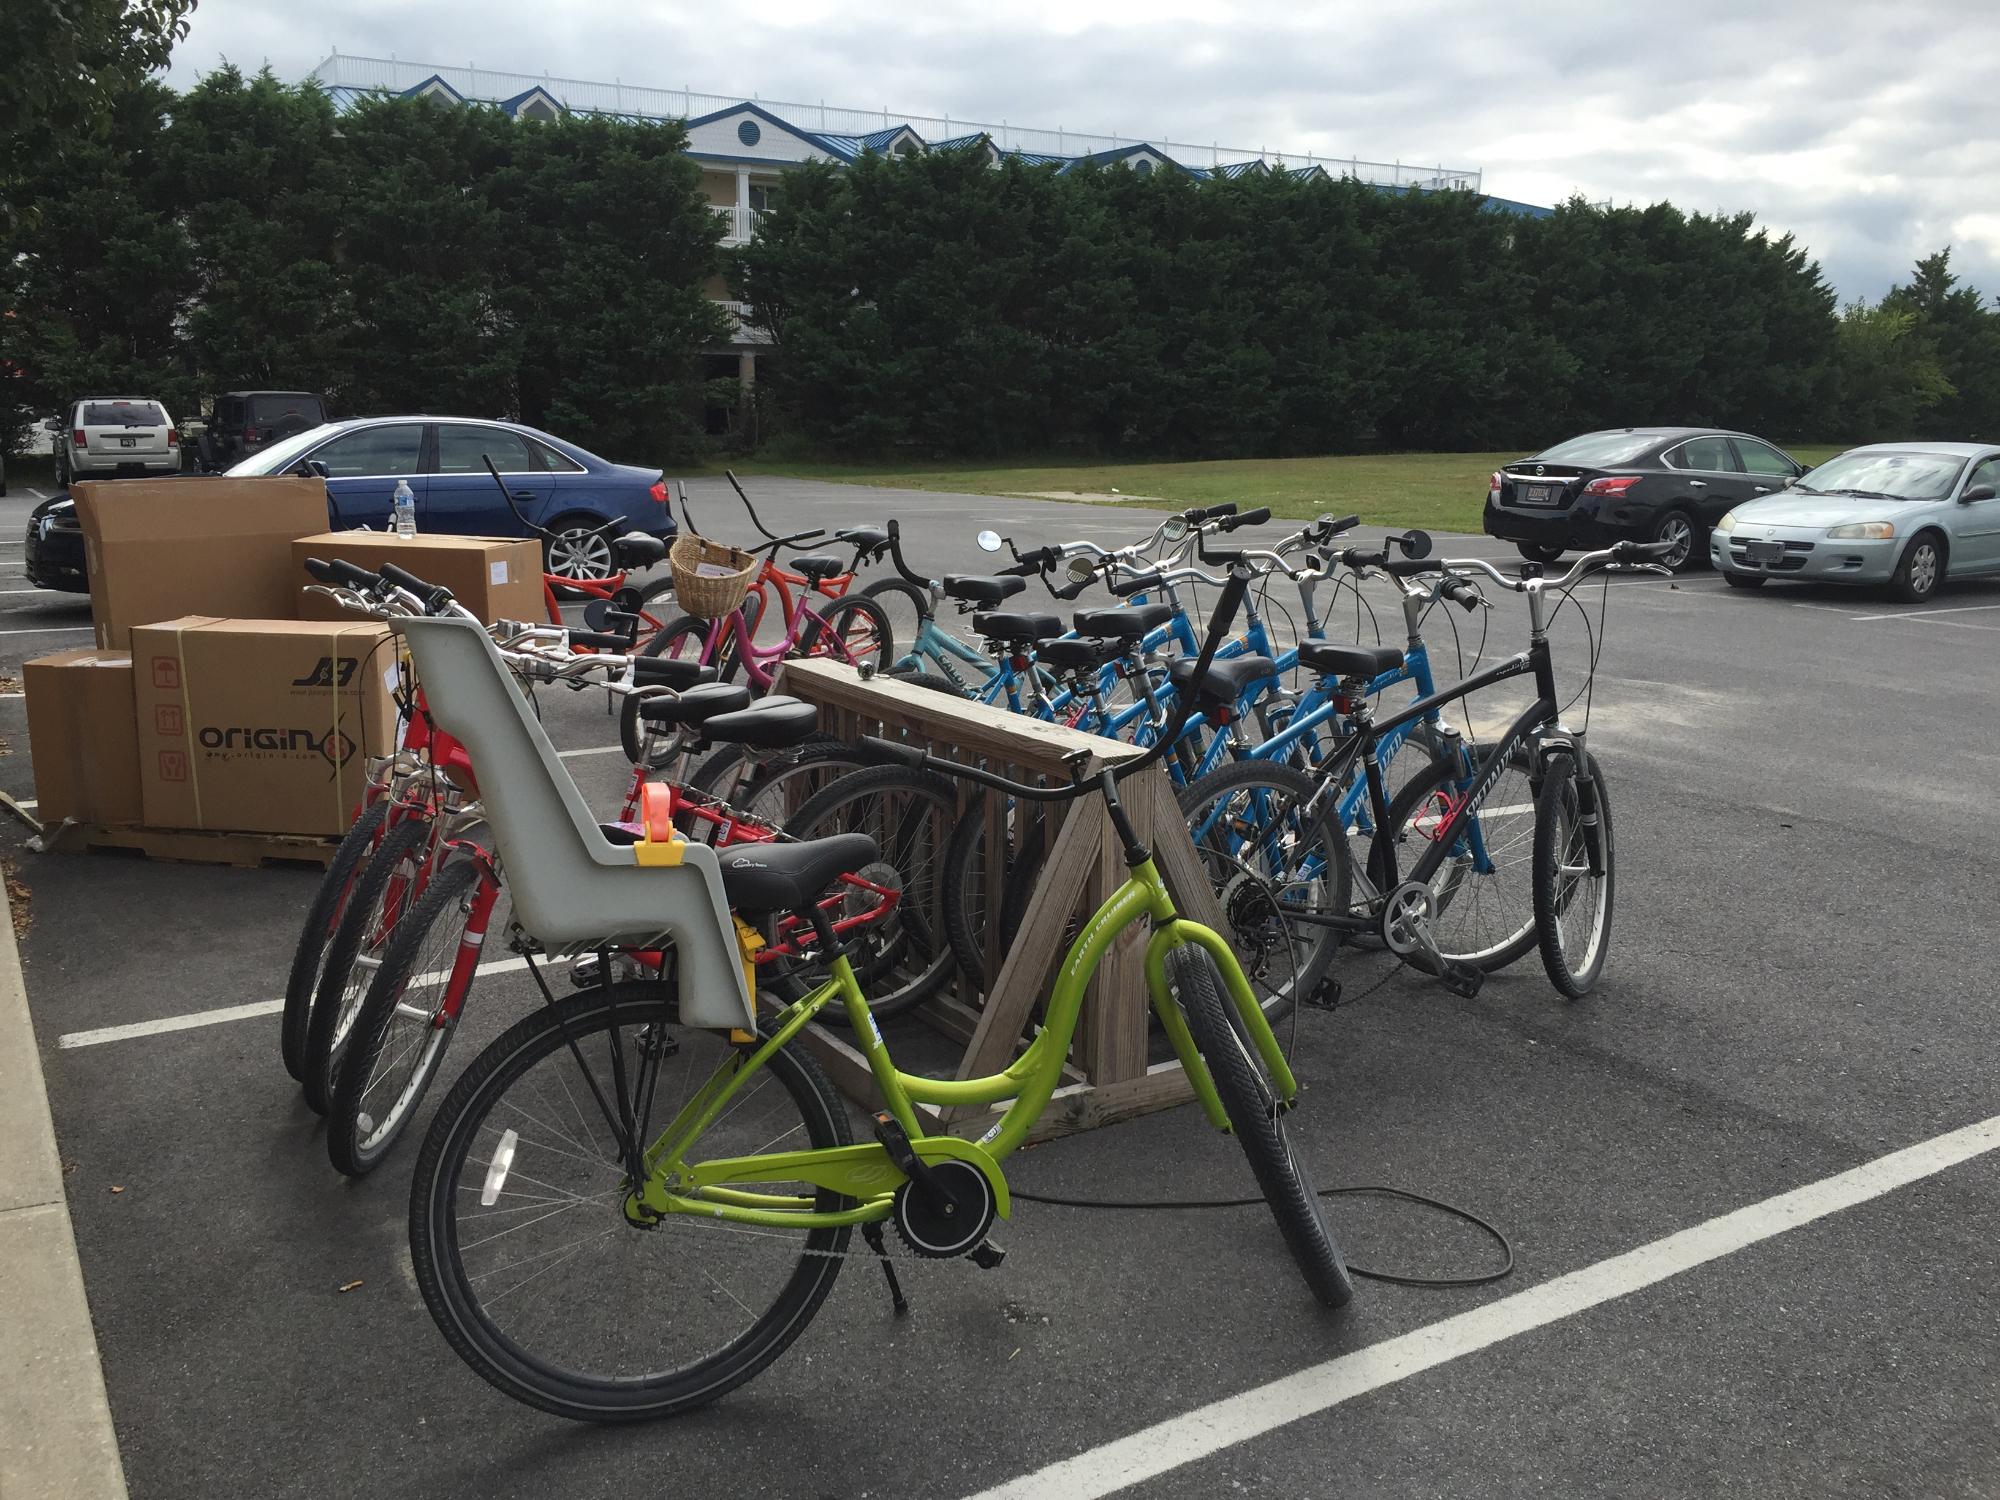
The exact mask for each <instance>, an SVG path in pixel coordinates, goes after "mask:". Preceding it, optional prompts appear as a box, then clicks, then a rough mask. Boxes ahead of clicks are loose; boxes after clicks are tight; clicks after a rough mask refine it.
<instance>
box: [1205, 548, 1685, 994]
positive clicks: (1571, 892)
mask: <svg viewBox="0 0 2000 1500" xmlns="http://www.w3.org/2000/svg"><path fill="white" fill-rule="evenodd" d="M1664 547H1665V544H1663V543H1653V544H1642V543H1637V542H1620V543H1618V544H1617V545H1616V546H1613V547H1610V548H1606V549H1604V550H1602V551H1598V552H1592V553H1588V554H1586V555H1585V556H1583V557H1581V558H1579V559H1578V560H1577V562H1576V564H1575V566H1574V567H1572V568H1571V569H1570V570H1569V571H1568V572H1567V573H1565V574H1563V575H1562V576H1561V577H1560V578H1545V577H1543V576H1541V572H1540V569H1539V568H1538V567H1535V566H1533V565H1530V566H1528V567H1526V568H1524V569H1523V571H1522V573H1521V575H1519V576H1509V575H1507V574H1504V573H1502V572H1501V571H1500V570H1499V569H1498V568H1496V567H1494V566H1493V565H1492V564H1491V563H1488V562H1486V561H1485V560H1483V559H1480V558H1464V559H1439V558H1423V559H1402V560H1396V561H1390V560H1389V559H1388V558H1387V557H1386V556H1385V555H1384V554H1383V553H1380V552H1372V553H1371V552H1364V551H1360V550H1358V549H1353V550H1350V551H1348V552H1346V553H1343V554H1342V560H1343V561H1344V562H1346V563H1347V564H1348V565H1349V566H1350V567H1354V568H1357V569H1368V568H1377V569H1380V570H1382V571H1383V572H1386V573H1389V574H1391V575H1394V576H1398V577H1405V578H1407V577H1413V576H1416V575H1418V574H1423V573H1434V572H1448V573H1452V574H1454V575H1457V576H1460V577H1465V576H1468V575H1471V574H1475V573H1483V574H1485V575H1486V576H1487V577H1488V578H1489V579H1490V580H1491V581H1492V582H1493V583H1496V584H1498V585H1499V586H1500V587H1502V588H1505V589H1510V590H1512V591H1513V592H1515V593H1518V594H1522V595H1524V596H1525V597H1526V599H1527V603H1528V622H1529V633H1528V649H1527V650H1525V651H1522V652H1520V653H1518V654H1517V655H1514V656H1511V657H1509V658H1507V659H1506V660H1504V661H1501V662H1499V663H1496V664H1495V665H1494V666H1491V667H1488V668H1487V669H1485V670H1484V671H1481V672H1476V673H1474V674H1473V675H1472V676H1470V677H1468V678H1466V679H1465V680H1464V681H1462V682H1459V683H1457V684H1455V685H1453V686H1451V687H1448V688H1443V689H1441V690H1439V691H1437V692H1435V693H1431V694H1428V695H1426V696H1424V697H1421V698H1418V699H1416V700H1415V701H1414V702H1411V703H1409V704H1407V705H1405V706H1404V707H1402V708H1400V709H1399V710H1398V711H1397V712H1395V713H1394V714H1392V715H1388V716H1385V717H1380V718H1378V717H1377V716H1376V714H1375V711H1374V710H1373V708H1372V707H1371V705H1370V702H1369V697H1368V684H1369V683H1370V681H1371V680H1372V679H1374V678H1377V677H1379V676H1380V675H1381V674H1383V673H1384V672H1388V671H1392V670H1393V669H1395V668H1396V667H1398V666H1400V665H1401V664H1402V652H1401V651H1400V650H1399V649H1398V648H1396V647H1394V646H1364V645H1346V644H1338V643H1334V642H1329V641H1310V640H1309V641H1304V642H1301V643H1300V646H1299V660H1300V662H1301V664H1302V665H1304V666H1306V667H1307V668H1309V669H1311V670H1313V671H1316V672H1318V673H1319V674H1320V675H1321V677H1322V678H1323V679H1324V680H1325V683H1326V686H1327V688H1328V690H1329V691H1330V692H1331V694H1332V696H1333V697H1334V698H1335V699H1336V700H1337V701H1338V702H1339V703H1341V704H1343V705H1345V708H1344V713H1345V717H1346V722H1347V725H1348V727H1349V728H1350V729H1351V731H1352V732H1351V733H1350V734H1348V735H1346V736H1345V737H1344V738H1343V739H1342V741H1341V742H1340V746H1339V748H1338V750H1337V751H1336V752H1335V753H1334V754H1333V755H1331V756H1329V757H1328V758H1327V759H1326V761H1325V762H1324V763H1322V764H1321V765H1320V766H1319V768H1318V770H1317V773H1316V776H1315V786H1314V790H1313V792H1312V794H1311V795H1310V796H1309V797H1307V798H1305V799H1303V800H1300V799H1297V798H1286V799H1278V798H1275V797H1274V798H1271V799H1269V801H1268V804H1265V805H1260V804H1258V803H1256V802H1255V801H1254V800H1253V801H1251V802H1249V803H1245V804H1242V805H1238V806H1234V807H1232V810H1231V812H1230V815H1229V816H1228V817H1227V818H1225V819H1217V820H1216V821H1215V822H1214V823H1213V824H1212V825H1211V824H1203V823H1199V822H1198V823H1197V825H1196V826H1195V828H1194V829H1193V833H1194V836H1195V840H1196V843H1197V846H1198V847H1200V848H1202V849H1203V851H1204V852H1205V853H1207V854H1211V855H1215V856H1219V857H1221V858H1223V859H1226V860H1231V861H1233V862H1235V863H1237V864H1238V865H1240V866H1242V867H1243V868H1245V869H1246V870H1254V871H1255V872H1256V874H1257V876H1258V884H1259V885H1261V886H1262V888H1263V891H1262V897H1261V899H1262V901H1263V902H1264V903H1265V904H1266V905H1267V906H1268V907H1269V911H1268V913H1267V915H1268V917H1269V919H1270V920H1271V921H1273V922H1286V923H1290V924H1293V925H1294V926H1296V927H1298V928H1302V929H1304V931H1305V933H1306V934H1307V935H1306V936H1305V937H1304V939H1303V941H1305V943H1306V944H1307V946H1308V947H1313V948H1314V951H1315V952H1317V948H1316V947H1315V944H1316V943H1317V944H1325V945H1328V946H1329V947H1331V946H1337V945H1338V944H1339V943H1340V942H1341V941H1342V940H1343V937H1344V936H1345V935H1352V934H1368V935H1372V936H1375V937H1379V938H1380V940H1381V941H1382V942H1383V943H1384V944H1385V945H1386V946H1387V947H1388V949H1389V950H1390V952H1392V953H1394V954H1396V955H1397V956H1398V957H1399V958H1401V959H1403V960H1404V961H1405V962H1408V963H1410V964H1411V965H1412V966H1414V967H1417V968H1419V969H1422V970H1425V971H1427V972H1429V973H1431V974H1434V975H1436V976H1437V977H1438V978H1439V979H1441V980H1442V981H1443V982H1444V983H1445V984H1446V985H1447V986H1448V987H1449V988H1450V989H1452V990H1453V991H1455V992H1456V993H1458V994H1461V995H1466V996H1472V995H1476V994H1477V993H1478V992H1479V988H1480V986H1481V984H1482V983H1483V982H1484V980H1485V977H1486V975H1487V973H1488V972H1490V971H1491V970H1493V969H1496V968H1499V967H1500V966H1502V965H1503V964H1505V963H1508V962H1512V961H1513V959H1515V958H1518V957H1520V956H1521V955H1522V954H1524V953H1526V952H1527V951H1528V949H1529V948H1530V947H1531V946H1535V945H1536V944H1537V943H1538V944H1539V946H1540V948H1541V952H1542V961H1543V964H1544V966H1545V967H1546V968H1547V970H1548V974H1549V979H1550V982H1551V983H1553V984H1554V985H1555V987H1556V988H1557V989H1558V990H1559V991H1560V992H1561V993H1562V994H1564V995H1566V996H1568V997H1570V998H1572V999H1574V998H1577V997H1580V996H1582V995H1584V994H1586V993H1588V992H1589V990H1590V989H1591V988H1592V986H1594V985H1595V984H1596V983H1597V979H1598V976H1599V975H1600V974H1601V973H1602V972H1603V968H1604V959H1605V954H1606V951H1607V949H1608V946H1609V941H1610V934H1611V915H1612V905H1613V894H1614V876H1613V869H1614V866H1613V844H1612V832H1611V802H1610V797H1609V794H1608V792H1607V790H1606V786H1605V780H1604V773H1603V770H1602V768H1601V767H1600V766H1599V765H1598V763H1597V759H1596V757H1595V756H1594V755H1592V754H1591V752H1590V750H1589V749H1588V747H1587V745H1586V743H1585V736H1584V733H1583V731H1581V730H1574V729H1571V728H1569V727H1567V726H1566V725H1565V724H1564V723H1563V720H1562V708H1561V706H1560V705H1559V703H1558V700H1557V696H1556V682H1555V664H1554V659H1553V656H1552V654H1551V651H1550V648H1549V639H1548V626H1549V620H1550V617H1551V608H1550V603H1549V598H1550V596H1551V595H1556V596H1559V597H1560V596H1566V595H1567V594H1568V593H1569V591H1570V590H1572V589H1574V588H1575V587H1576V585H1577V584H1579V583H1580V582H1582V581H1583V580H1584V579H1585V578H1586V577H1589V576H1590V575H1592V574H1595V573H1599V572H1653V573H1661V574H1665V573H1666V572H1667V570H1666V569H1665V568H1664V567H1663V566H1661V565H1660V564H1659V562H1658V561H1657V559H1658V558H1660V557H1661V556H1662V555H1663V550H1664ZM1595 670H1596V662H1595V659H1594V655H1593V660H1592V663H1591V671H1592V674H1593V676H1594V674H1595ZM1516 677H1532V678H1533V679H1534V684H1535V698H1534V701H1533V702H1532V703H1530V704H1529V705H1528V706H1527V707H1526V708H1524V709H1523V710H1522V711H1521V712H1520V713H1519V714H1518V715H1516V716H1515V718H1514V720H1513V721H1512V722H1511V723H1510V724H1508V726H1507V727H1506V729H1505V730H1504V731H1502V732H1501V734H1500V735H1499V736H1498V738H1497V739H1495V740H1494V741H1492V742H1491V743H1490V745H1487V746H1485V747H1483V749H1482V750H1481V751H1480V752H1478V753H1473V752H1472V751H1470V750H1468V749H1465V748H1464V747H1463V746H1454V747H1447V750H1446V752H1445V753H1444V754H1441V755H1440V756H1439V757H1438V759H1439V761H1440V762H1441V766H1440V769H1439V774H1438V775H1436V776H1434V777H1431V778H1428V779H1426V780H1425V781H1424V782H1423V783H1422V784H1421V786H1420V787H1419V786H1416V785H1413V786H1411V787H1408V788H1405V789H1404V792H1403V794H1401V795H1399V796H1397V797H1395V798H1394V799H1393V800H1392V799H1391V797H1390V795H1389V793H1388V791H1387V789H1386V787H1385V784H1384V780H1383V775H1382V766H1381V762H1380V760H1379V758H1378V756H1377V746H1378V744H1379V743H1380V741H1381V740H1382V739H1384V738H1385V737H1387V736H1390V735H1393V734H1395V733H1396V732H1398V731H1399V730H1401V729H1403V728H1404V726H1406V725H1410V724H1414V723H1416V722H1418V721H1419V720H1422V719H1423V718H1424V717H1425V716H1426V715H1429V714H1431V713H1433V712H1434V711H1436V710H1437V709H1439V708H1442V707H1443V706H1445V705H1446V704H1449V703H1451V702H1452V701H1453V700H1455V699H1463V698H1468V697H1470V696H1471V695H1472V694H1474V693H1478V692H1481V691H1483V690H1484V689H1487V688H1490V687H1493V686H1495V685H1497V684H1499V683H1502V682H1506V681H1508V680H1510V679H1512V678H1516ZM1586 691H1588V689H1587V688H1586ZM1586 727H1587V719H1586ZM1447 732H1448V733H1449V731H1447ZM1357 763H1358V764H1359V766H1360V770H1361V774H1362V776H1363V777H1364V778H1365V780H1366V783H1367V796H1368V799H1369V807H1370V810H1371V813H1372V816H1373V827H1374V828H1375V830H1376V832H1375V836H1374V838H1373V840H1372V842H1371V843H1370V845H1369V846H1368V850H1367V857H1366V868H1365V869H1360V868H1356V867H1355V865H1356V861H1355V858H1354V854H1353V852H1352V851H1351V850H1350V846H1349V839H1348V835H1347V834H1346V832H1345V831H1344V829H1343V827H1342V823H1341V819H1340V815H1339V811H1338V807H1337V802H1338V794H1339V790H1340V788H1341V787H1343V786H1345V785H1346V784H1348V782H1349V779H1350V777H1351V775H1352V774H1353V772H1354V770H1355V767H1356V765H1357ZM1453 766H1456V770H1455V771H1454V770H1452V769H1451V768H1452V767H1453ZM1503 789H1504V790H1503ZM1260 806H1261V810H1260ZM1524 867H1525V868H1524ZM1524 876H1525V883H1526V884H1527V886H1528V889H1527V890H1526V891H1522V890H1521V889H1520V887H1521V885H1522V884H1523V878H1524ZM1523 898H1525V899H1523ZM1496 910H1503V911H1504V912H1505V913H1506V914H1507V915H1506V916H1505V917H1504V918H1502V919H1499V920H1497V921H1495V920H1489V919H1487V915H1488V914H1489V913H1491V912H1493V911H1496ZM1468 915H1471V916H1473V917H1474V918H1475V920H1471V921H1467V920H1465V919H1466V918H1467V916H1468ZM1315 930H1316V931H1317V933H1318V937H1317V939H1314V938H1313V937H1312V936H1311V935H1310V934H1311V933H1312V932H1314V931H1315ZM1325 957H1326V959H1327V960H1328V961H1327V962H1325V963H1315V964H1314V965H1312V969H1314V970H1317V971H1319V972H1321V973H1326V974H1330V972H1331V967H1332V965H1331V957H1332V955H1331V953H1330V952H1329V953H1327V954H1326V955H1325ZM1301 970H1302V972H1310V970H1308V969H1307V968H1306V966H1305V965H1303V964H1302V965H1301Z"/></svg>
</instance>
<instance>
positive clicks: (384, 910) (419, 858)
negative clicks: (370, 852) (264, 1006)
mask: <svg viewBox="0 0 2000 1500" xmlns="http://www.w3.org/2000/svg"><path fill="white" fill-rule="evenodd" d="M435 826H436V825H435V822H434V820H433V819H432V818H431V817H430V816H429V815H428V814H422V813H410V814H406V815H405V816H404V818H403V819H402V821H400V822H398V823H395V824H394V825H392V826H391V827H390V829H389V831H388V832H387V833H385V834H383V835H382V842H381V843H380V844H378V845H376V848H375V854H374V856H373V857H372V858H371V859H370V860H369V861H368V863H367V865H366V866H365V867H364V868H363V869H362V871H361V875H360V877H359V878H358V879H357V880H356V881H355V883H354V894H353V895H352V896H351V897H350V898H349V900H348V904H347V912H346V914H345V915H344V916H342V917H341V919H340V927H339V928H338V930H336V931H335V933H334V935H333V942H332V943H331V944H329V945H328V947H327V951H326V968H325V969H324V970H322V971H321V974H320V981H319V993H318V994H317V995H316V996H315V997H314V999H313V1005H312V1020H311V1022H310V1023H309V1025H308V1026H307V1028H306V1052H305V1059H304V1061H305V1076H304V1077H303V1078H301V1079H300V1080H299V1083H300V1085H301V1086H302V1087H303V1089H304V1091H305V1096H306V1103H307V1104H308V1105H310V1106H311V1107H312V1108H313V1109H314V1110H315V1111H316V1112H317V1113H319V1114H325V1113H326V1111H327V1106H328V1105H329V1104H331V1103H332V1102H333V1088H334V1083H335V1082H336V1079H337V1076H338V1074H339V1070H340V1054H341V1052H342V1050H343V1049H344V1048H345V1047H346V1046H347V1038H348V1035H349V1033H350V1032H351V1030H352V1029H353V1026H354V1018H355V1016H356V1015H357V1014H359V1013H360V1010H361V999H362V996H363V995H365V994H366V993H367V992H368V986H369V984H370V982H371V981H373V979H374V977H375V971H376V970H377V969H378V968H380V967H381V963H382V955H383V954H384V953H385V952H386V951H387V950H388V947H389V940H390V938H392V937H393V936H394V935H395V931H396V923H397V921H398V919H399V918H400V917H401V916H402V914H403V912H404V911H405V910H406V909H407V907H408V905H409V903H410V901H411V900H412V899H413V892H414V889H415V884H416V880H417V877H418V875H419V874H420V873H421V871H422V868H423V862H424V860H425V858H426V857H428V855H429V853H430V842H431V835H432V832H433V831H434V829H435Z"/></svg>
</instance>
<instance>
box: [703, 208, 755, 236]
mask: <svg viewBox="0 0 2000 1500" xmlns="http://www.w3.org/2000/svg"><path fill="white" fill-rule="evenodd" d="M708 211H709V212H710V213H712V214H714V215H715V216H716V217H717V218H719V219H721V220H722V243H723V244H725V245H741V244H743V243H744V242H745V241H747V240H748V239H749V238H750V236H751V235H753V234H755V233H756V232H757V225H758V223H759V222H760V221H761V220H762V219H763V217H764V211H763V210H762V209H758V208H738V207H737V206H736V205H735V204H733V203H711V204H709V205H708Z"/></svg>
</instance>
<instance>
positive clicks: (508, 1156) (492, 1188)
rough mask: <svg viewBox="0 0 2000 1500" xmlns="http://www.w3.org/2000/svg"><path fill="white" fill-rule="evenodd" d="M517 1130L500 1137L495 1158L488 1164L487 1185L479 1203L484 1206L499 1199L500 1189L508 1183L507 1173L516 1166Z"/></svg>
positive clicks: (482, 1191)
mask: <svg viewBox="0 0 2000 1500" xmlns="http://www.w3.org/2000/svg"><path fill="white" fill-rule="evenodd" d="M520 1138H521V1137H520V1134H519V1132H517V1131H513V1130H509V1131H507V1132H505V1133H504V1134H503V1135H502V1136H501V1137H500V1144H499V1146H498V1147H496V1148H495V1150H494V1152H493V1160H492V1161H490V1162H488V1163H487V1166H486V1186H485V1187H483V1188H481V1189H480V1192H479V1203H480V1206H481V1207H482V1208H491V1207H492V1206H493V1205H494V1203H496V1202H497V1201H498V1200H499V1197H500V1189H502V1188H503V1187H505V1186H506V1185H507V1174H508V1173H509V1172H510V1171H512V1170H513V1167H514V1143H515V1142H516V1141H518V1140H520Z"/></svg>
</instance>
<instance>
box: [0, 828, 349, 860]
mask: <svg viewBox="0 0 2000 1500" xmlns="http://www.w3.org/2000/svg"><path fill="white" fill-rule="evenodd" d="M29 847H31V848H34V849H37V850H39V851H40V852H41V853H43V854H84V853H88V852H90V851H93V850H114V849H115V850H129V851H132V852H135V853H139V854H143V855H145V856H146V857H147V858H148V859H162V860H171V861H175V862H177V863H182V864H196V865H234V866H236V867H237V868H238V869H245V870H254V869H256V868H258V867H259V866H262V865H314V866H317V867H319V868H321V869H324V868H325V867H326V865H327V863H328V861H330V860H331V859H332V858H333V851H334V850H335V849H337V848H339V847H340V840H339V839H335V838H306V837H300V836H294V835H290V834H277V833H199V832H193V831H190V830H187V829H177V828H106V827H102V826H100V825H98V824H96V823H61V824H58V825H56V826H55V827H53V828H44V829H43V830H42V833H41V835H40V837H38V838H36V839H34V840H33V841H32V842H31V843H30V846H29Z"/></svg>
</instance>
